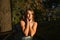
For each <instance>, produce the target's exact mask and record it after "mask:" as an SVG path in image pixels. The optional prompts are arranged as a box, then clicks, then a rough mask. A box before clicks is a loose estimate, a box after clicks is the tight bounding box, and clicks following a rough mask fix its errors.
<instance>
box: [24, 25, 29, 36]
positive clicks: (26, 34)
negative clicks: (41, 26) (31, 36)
mask: <svg viewBox="0 0 60 40" xmlns="http://www.w3.org/2000/svg"><path fill="white" fill-rule="evenodd" d="M28 33H29V24H27V25H26V27H25V29H24V34H25V36H28Z"/></svg>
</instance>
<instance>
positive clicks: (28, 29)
mask: <svg viewBox="0 0 60 40" xmlns="http://www.w3.org/2000/svg"><path fill="white" fill-rule="evenodd" d="M32 13H33V12H31V11H28V14H27V19H26V20H27V24H26V23H25V22H24V21H23V20H21V21H20V24H21V28H22V31H23V33H24V34H25V36H29V35H28V34H30V36H32V37H33V36H34V34H35V33H36V29H37V22H34V21H33V15H32ZM25 25H26V26H25Z"/></svg>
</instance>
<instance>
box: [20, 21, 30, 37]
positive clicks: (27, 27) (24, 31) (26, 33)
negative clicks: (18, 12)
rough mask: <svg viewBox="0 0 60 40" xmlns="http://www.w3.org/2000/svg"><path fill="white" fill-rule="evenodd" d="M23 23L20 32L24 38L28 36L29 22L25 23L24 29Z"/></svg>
mask: <svg viewBox="0 0 60 40" xmlns="http://www.w3.org/2000/svg"><path fill="white" fill-rule="evenodd" d="M25 24H26V23H25V22H24V21H21V27H22V31H23V33H24V34H25V36H28V32H29V22H27V24H26V27H25Z"/></svg>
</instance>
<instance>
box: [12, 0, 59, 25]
mask: <svg viewBox="0 0 60 40" xmlns="http://www.w3.org/2000/svg"><path fill="white" fill-rule="evenodd" d="M51 2H52V3H51ZM57 2H58V1H57ZM53 3H55V2H54V1H49V0H45V1H43V0H12V23H13V24H16V23H18V22H19V21H20V19H19V18H20V17H21V16H22V14H23V13H24V11H25V10H26V9H27V8H32V9H33V10H34V11H35V17H36V18H35V19H36V20H37V22H39V23H43V22H45V21H50V20H54V19H56V15H55V14H56V13H57V11H56V9H55V8H52V4H53ZM56 4H57V3H56ZM54 5H55V4H54ZM51 17H52V18H51Z"/></svg>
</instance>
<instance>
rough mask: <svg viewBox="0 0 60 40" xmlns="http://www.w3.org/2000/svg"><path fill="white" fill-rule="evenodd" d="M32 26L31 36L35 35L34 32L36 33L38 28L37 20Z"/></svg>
mask: <svg viewBox="0 0 60 40" xmlns="http://www.w3.org/2000/svg"><path fill="white" fill-rule="evenodd" d="M29 28H30V32H31V36H32V37H33V36H34V34H35V33H36V29H37V22H35V23H34V25H33V26H32V27H29Z"/></svg>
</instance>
